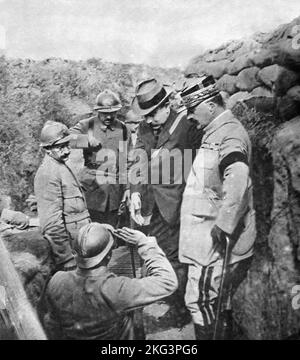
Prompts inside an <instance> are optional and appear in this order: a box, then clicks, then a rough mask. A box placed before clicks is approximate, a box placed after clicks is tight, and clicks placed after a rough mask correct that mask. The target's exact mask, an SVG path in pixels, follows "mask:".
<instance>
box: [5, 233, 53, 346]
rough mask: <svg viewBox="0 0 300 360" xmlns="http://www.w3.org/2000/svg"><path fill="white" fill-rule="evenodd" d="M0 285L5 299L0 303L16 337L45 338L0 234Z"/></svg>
mask: <svg viewBox="0 0 300 360" xmlns="http://www.w3.org/2000/svg"><path fill="white" fill-rule="evenodd" d="M0 286H2V287H3V288H4V292H5V299H1V305H2V306H5V310H6V313H7V315H8V319H9V321H10V322H11V324H12V326H13V328H14V330H15V332H16V334H17V337H18V339H20V340H46V339H47V338H46V335H45V333H44V330H43V328H42V326H41V324H40V322H39V320H38V317H37V314H36V312H35V311H34V309H33V307H32V306H31V304H30V302H29V300H28V298H27V295H26V293H25V290H24V288H23V285H22V282H21V280H20V278H19V275H18V273H17V271H16V269H15V267H14V265H13V263H12V261H11V259H10V255H9V252H8V251H7V249H6V247H5V245H4V243H3V240H2V237H1V235H0ZM3 288H2V289H3ZM3 300H4V301H3Z"/></svg>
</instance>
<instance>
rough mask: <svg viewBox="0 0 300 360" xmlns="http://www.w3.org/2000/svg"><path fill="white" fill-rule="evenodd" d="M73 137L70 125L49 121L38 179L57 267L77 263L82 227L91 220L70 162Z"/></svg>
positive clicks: (42, 212) (44, 131)
mask: <svg viewBox="0 0 300 360" xmlns="http://www.w3.org/2000/svg"><path fill="white" fill-rule="evenodd" d="M71 138H72V135H70V133H69V130H68V128H67V127H66V126H65V125H64V124H61V123H58V122H55V121H47V122H46V124H45V125H44V127H43V129H42V132H41V146H42V147H43V148H44V149H45V151H46V154H45V157H44V159H43V162H42V164H41V165H40V167H39V169H38V171H37V173H36V176H35V179H34V193H35V195H36V200H37V208H38V216H39V219H40V227H41V230H42V233H43V235H44V236H45V237H46V238H47V239H48V240H49V242H50V245H51V248H52V253H53V257H54V262H55V265H56V269H64V270H65V269H70V268H72V267H74V266H75V260H74V256H73V253H72V247H73V243H74V241H75V239H76V237H77V234H78V231H79V229H80V228H81V226H83V225H86V224H88V223H90V216H89V212H88V210H87V207H86V202H85V198H84V194H83V191H82V189H81V186H80V184H79V181H78V179H77V178H76V176H75V175H74V173H73V171H72V170H71V168H70V167H69V166H68V165H67V163H66V161H67V160H68V157H69V155H70V147H69V142H70V140H71Z"/></svg>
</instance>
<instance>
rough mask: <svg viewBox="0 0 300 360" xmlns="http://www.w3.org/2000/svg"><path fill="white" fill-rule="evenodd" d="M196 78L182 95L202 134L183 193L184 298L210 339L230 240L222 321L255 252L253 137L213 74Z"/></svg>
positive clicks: (197, 325)
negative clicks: (228, 105) (226, 100)
mask: <svg viewBox="0 0 300 360" xmlns="http://www.w3.org/2000/svg"><path fill="white" fill-rule="evenodd" d="M195 80H196V83H194V84H193V85H190V86H189V87H188V88H187V89H185V91H183V93H182V94H181V95H182V98H183V101H184V104H185V106H186V107H187V110H188V119H189V120H191V121H194V122H196V124H197V128H198V129H199V130H202V132H203V137H202V141H201V146H200V149H199V151H198V153H197V156H196V158H195V159H194V162H193V165H192V169H191V171H190V174H189V176H188V179H187V184H186V187H185V190H184V193H183V200H182V206H181V225H180V241H179V259H180V261H181V262H182V263H184V264H187V265H188V268H189V270H188V283H187V288H186V295H185V301H186V305H187V307H188V309H189V310H190V313H191V315H192V318H193V322H194V324H195V333H196V337H197V338H198V339H211V338H212V336H213V333H214V326H215V320H216V307H217V301H218V298H219V296H220V293H219V287H220V279H221V275H222V265H223V261H224V253H225V250H226V244H227V241H228V242H229V251H230V258H229V259H230V260H229V265H228V276H227V278H226V286H225V290H224V292H225V295H226V296H224V298H225V300H224V303H227V307H226V308H225V309H224V311H223V312H222V319H223V320H222V321H224V325H225V320H226V319H227V320H226V321H227V325H228V321H229V320H230V316H231V310H230V300H231V298H232V295H233V294H234V292H235V290H236V289H237V287H238V285H239V283H240V282H241V281H242V280H243V278H244V277H245V275H246V272H247V269H248V267H249V264H250V261H251V257H252V255H253V244H254V241H255V237H256V230H255V211H254V209H253V197H252V183H251V143H250V140H249V136H248V134H247V132H246V130H245V129H244V127H243V126H242V124H241V123H240V122H239V121H238V120H237V119H236V118H235V117H234V115H233V114H232V112H231V111H230V110H226V109H225V106H224V103H223V100H222V97H221V95H220V93H219V91H218V90H217V88H216V86H215V82H214V79H213V78H212V77H211V76H209V77H206V76H204V77H202V78H200V79H195ZM222 295H224V294H222Z"/></svg>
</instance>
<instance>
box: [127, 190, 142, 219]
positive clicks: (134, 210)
mask: <svg viewBox="0 0 300 360" xmlns="http://www.w3.org/2000/svg"><path fill="white" fill-rule="evenodd" d="M141 209H142V202H141V195H140V193H138V192H134V193H133V194H132V195H131V202H130V215H131V217H132V219H133V220H134V221H135V222H136V223H137V224H138V225H140V226H143V225H144V222H145V220H144V218H143V217H142V214H141Z"/></svg>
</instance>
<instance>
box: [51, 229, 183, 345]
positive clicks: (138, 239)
mask: <svg viewBox="0 0 300 360" xmlns="http://www.w3.org/2000/svg"><path fill="white" fill-rule="evenodd" d="M113 234H115V235H116V236H117V237H119V238H120V239H122V240H123V241H125V242H127V243H130V244H132V245H136V246H137V247H138V253H139V255H140V256H141V258H142V259H143V260H144V262H145V264H146V267H147V271H148V276H147V277H144V278H141V279H137V278H134V279H131V278H128V277H125V276H117V275H115V274H113V273H112V272H110V271H109V270H108V269H107V264H108V261H109V259H110V257H111V253H112V249H113V247H114V238H113ZM74 247H75V251H76V262H77V265H78V268H77V270H74V271H71V272H58V273H56V274H55V275H54V276H53V278H52V279H51V280H50V282H49V285H48V288H47V294H46V298H47V303H48V312H47V314H46V316H45V319H44V320H45V321H44V323H45V327H46V330H47V333H48V336H49V338H50V339H68V340H134V339H136V338H137V337H138V338H140V336H139V334H136V333H135V328H134V324H133V319H132V316H131V311H132V310H133V309H136V308H139V307H143V306H145V305H148V304H151V303H152V302H154V301H157V300H161V299H162V298H163V297H165V296H168V295H170V294H172V293H173V292H174V291H175V290H176V287H177V279H176V275H175V273H174V270H173V269H172V266H171V264H170V263H169V261H168V260H167V258H166V256H165V254H164V253H163V251H162V250H161V249H160V248H159V246H158V245H157V242H156V240H155V238H153V237H148V238H147V237H146V236H145V235H144V234H143V233H141V232H140V231H136V230H131V229H128V228H123V229H119V230H117V231H114V229H113V228H112V227H111V226H110V225H107V224H99V223H91V224H88V225H86V226H84V227H82V228H81V230H80V232H79V236H78V238H77V240H76V243H75V246H74Z"/></svg>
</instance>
